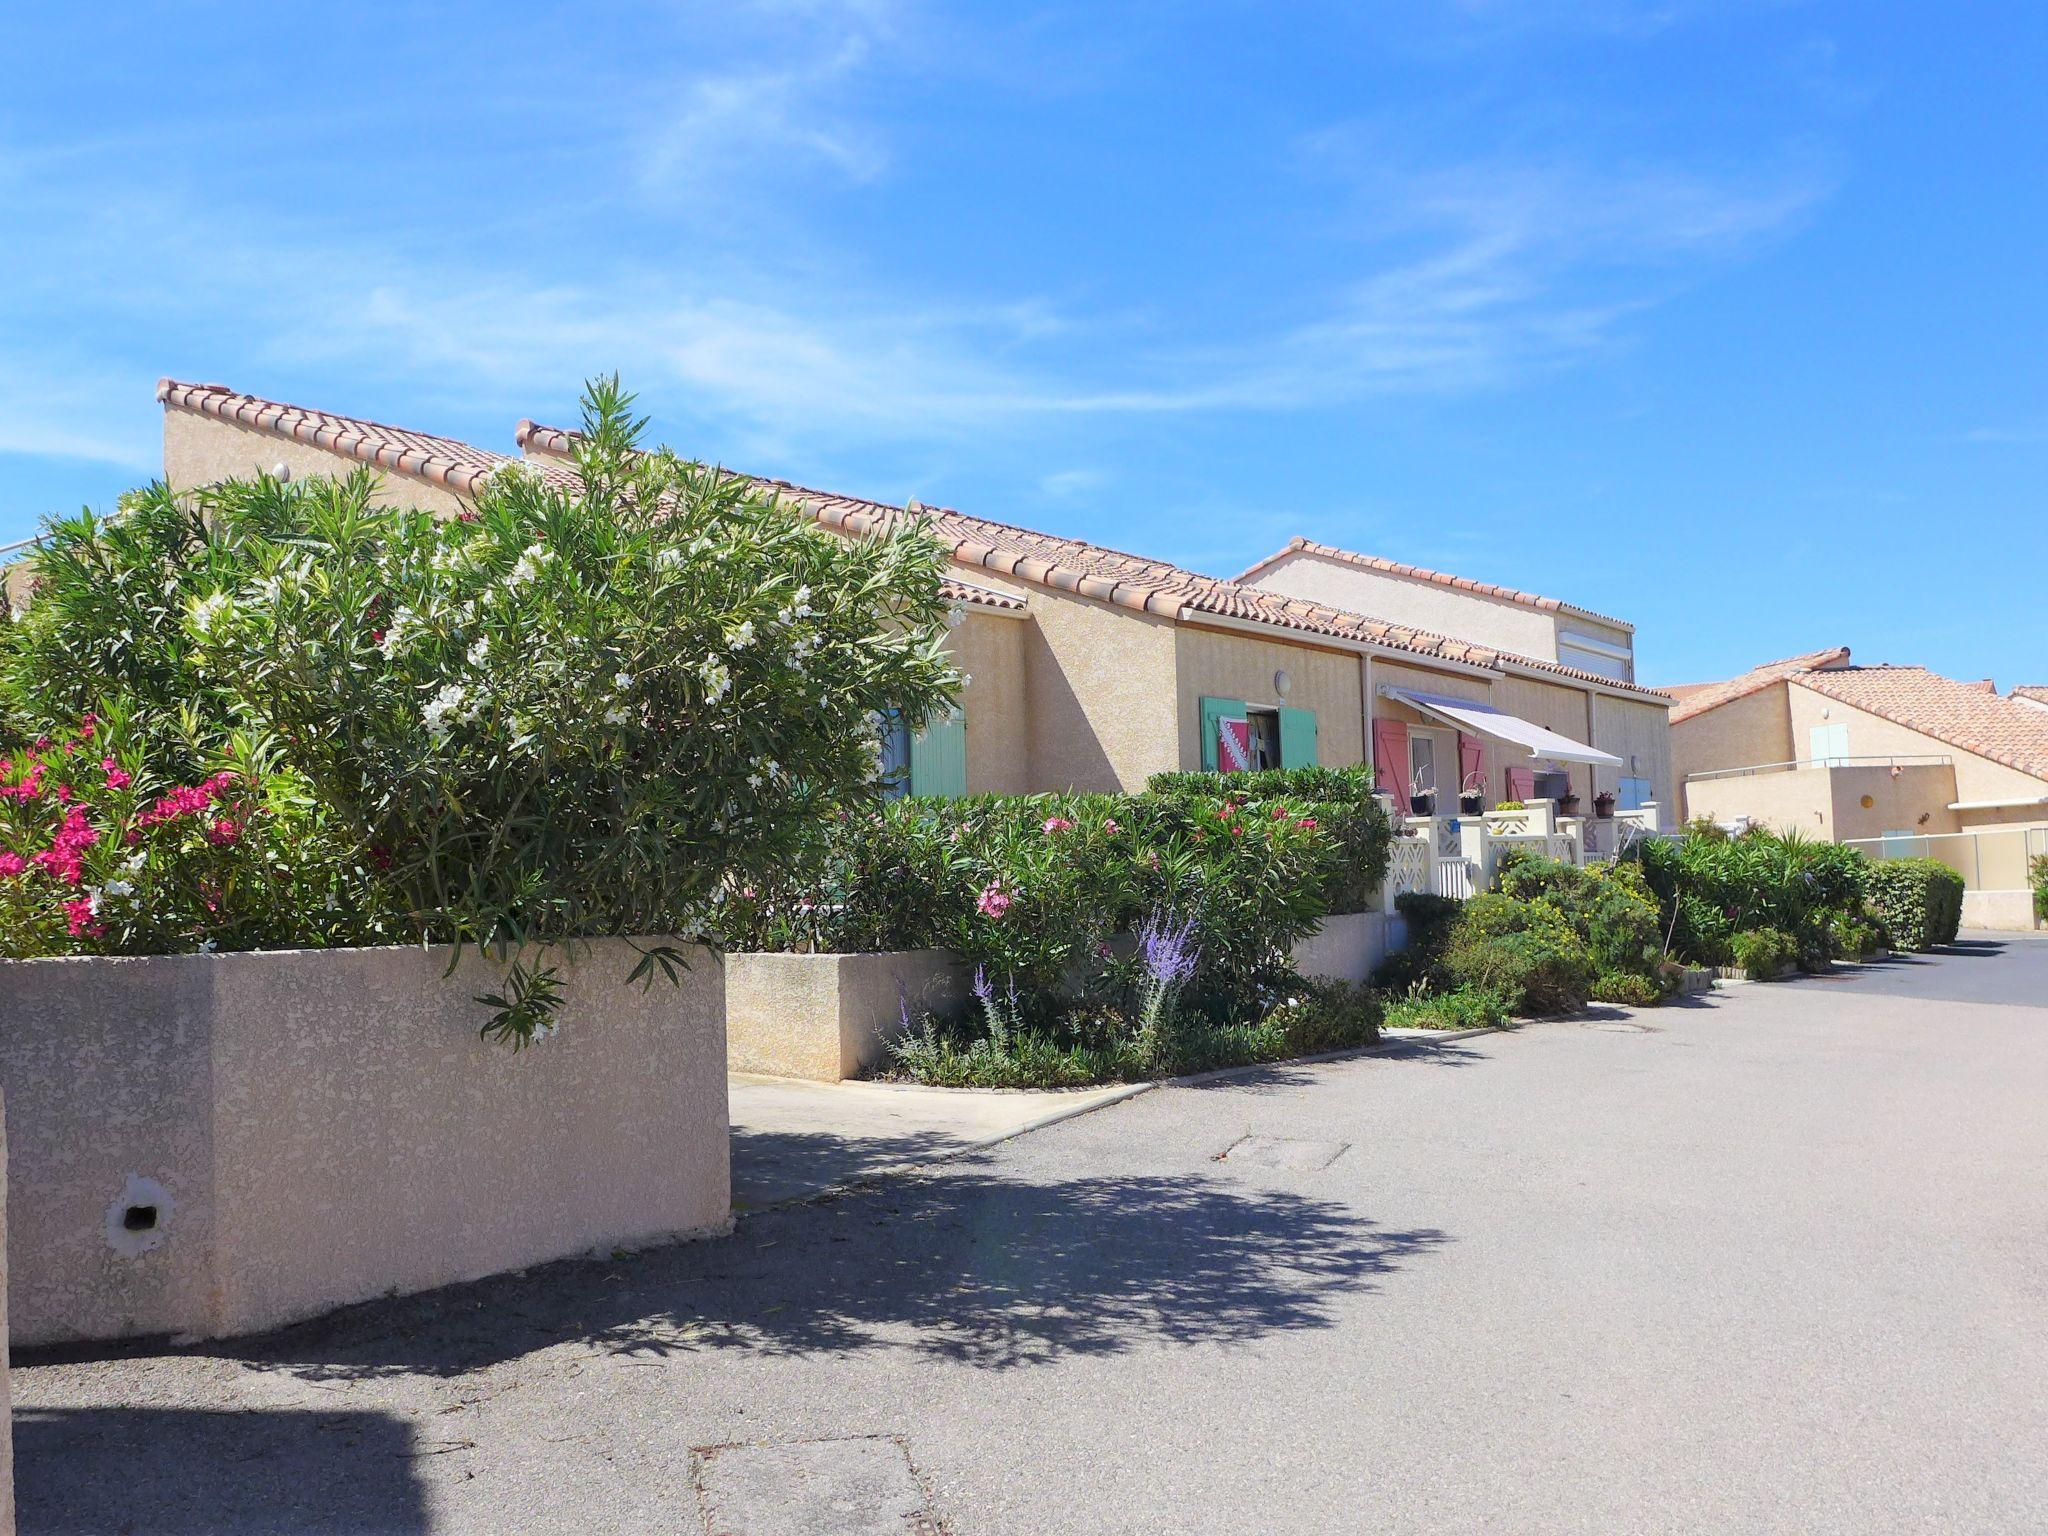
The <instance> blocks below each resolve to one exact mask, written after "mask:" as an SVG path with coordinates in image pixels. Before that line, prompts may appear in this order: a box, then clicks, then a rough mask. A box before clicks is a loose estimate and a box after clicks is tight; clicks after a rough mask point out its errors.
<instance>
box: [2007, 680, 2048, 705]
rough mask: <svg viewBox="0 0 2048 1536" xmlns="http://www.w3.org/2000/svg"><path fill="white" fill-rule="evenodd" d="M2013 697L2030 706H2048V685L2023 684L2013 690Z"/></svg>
mask: <svg viewBox="0 0 2048 1536" xmlns="http://www.w3.org/2000/svg"><path fill="white" fill-rule="evenodd" d="M2012 696H2013V697H2014V698H2016V699H2025V700H2026V701H2027V702H2028V703H2030V704H2048V683H2021V684H2020V685H2019V686H2018V687H2017V688H2015V689H2013V691H2012Z"/></svg>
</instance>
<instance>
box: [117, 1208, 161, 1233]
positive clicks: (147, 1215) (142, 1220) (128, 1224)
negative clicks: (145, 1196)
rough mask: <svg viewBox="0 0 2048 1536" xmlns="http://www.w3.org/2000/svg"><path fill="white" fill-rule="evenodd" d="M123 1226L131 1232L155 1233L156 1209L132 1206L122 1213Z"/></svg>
mask: <svg viewBox="0 0 2048 1536" xmlns="http://www.w3.org/2000/svg"><path fill="white" fill-rule="evenodd" d="M121 1225H122V1227H123V1228H124V1229H125V1230H127V1231H129V1232H154V1231H155V1230H156V1207H155V1206H153V1205H131V1206H129V1207H128V1209H127V1210H125V1211H123V1212H122V1213H121Z"/></svg>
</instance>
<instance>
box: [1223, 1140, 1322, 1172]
mask: <svg viewBox="0 0 2048 1536" xmlns="http://www.w3.org/2000/svg"><path fill="white" fill-rule="evenodd" d="M1350 1147H1351V1143H1350V1142H1348V1141H1296V1140H1294V1139H1292V1138H1291V1137H1287V1136H1246V1137H1243V1138H1241V1139H1240V1140H1238V1141H1236V1142H1233V1143H1232V1144H1231V1146H1230V1147H1229V1149H1228V1150H1226V1151H1225V1152H1223V1153H1222V1154H1221V1155H1220V1156H1218V1157H1217V1159H1216V1161H1217V1162H1219V1163H1246V1164H1249V1165H1250V1166H1252V1167H1254V1168H1285V1169H1288V1170H1289V1171H1291V1172H1294V1173H1312V1172H1314V1171H1315V1170H1316V1169H1318V1168H1327V1167H1329V1166H1330V1164H1332V1163H1334V1162H1335V1161H1337V1159H1338V1158H1340V1157H1342V1156H1343V1155H1344V1154H1345V1152H1347V1151H1348V1150H1349V1149H1350Z"/></svg>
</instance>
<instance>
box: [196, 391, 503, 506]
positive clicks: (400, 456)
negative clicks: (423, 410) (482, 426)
mask: <svg viewBox="0 0 2048 1536" xmlns="http://www.w3.org/2000/svg"><path fill="white" fill-rule="evenodd" d="M156 397H157V399H158V400H160V401H161V402H163V404H165V405H167V406H177V407H179V408H181V409H183V410H188V411H194V412H197V413H198V414H199V415H202V416H212V417H214V418H216V419H218V420H220V421H228V422H233V423H234V424H235V425H236V426H241V427H251V428H254V429H255V430H257V431H259V432H269V433H272V434H274V435H275V436H278V437H287V438H290V439H292V440H293V441H294V442H300V443H305V444H307V445H308V446H309V447H313V448H324V449H326V450H327V451H329V452H330V453H340V454H346V455H347V456H348V457H349V458H352V459H357V460H360V461H361V462H362V463H364V464H371V465H375V466H376V467H377V468H379V469H388V470H393V471H395V472H396V473H398V474H402V475H413V476H416V477H417V478H419V479H421V480H428V481H432V482H433V483H434V484H436V485H442V486H446V487H447V488H448V489H449V490H452V491H457V492H461V493H463V494H468V493H469V492H471V491H472V490H473V489H474V488H475V486H476V485H477V483H478V482H479V481H481V480H482V479H483V477H484V476H486V475H488V474H489V473H490V472H491V471H492V470H494V469H496V468H497V467H498V466H499V465H500V464H503V463H505V462H507V459H506V456H505V455H503V454H497V453H486V452H485V451H484V450H483V449H481V448H472V447H471V446H470V445H469V444H468V443H461V442H457V441H456V440H455V439H454V438H452V437H430V436H428V435H427V434H426V433H424V432H411V431H408V430H406V429H405V428H404V427H392V426H386V425H385V424H384V423H382V422H378V421H360V420H358V419H356V418H355V417H352V416H334V415H330V414H329V413H328V412H326V411H315V410H310V409H308V408H307V407H305V406H302V405H284V404H282V403H280V402H278V401H275V400H263V399H259V398H258V397H257V396H255V395H238V394H236V393H235V392H234V391H233V390H231V389H229V388H228V387H227V386H226V385H225V384H181V383H179V382H178V381H177V380H176V379H160V380H158V381H157V386H156Z"/></svg>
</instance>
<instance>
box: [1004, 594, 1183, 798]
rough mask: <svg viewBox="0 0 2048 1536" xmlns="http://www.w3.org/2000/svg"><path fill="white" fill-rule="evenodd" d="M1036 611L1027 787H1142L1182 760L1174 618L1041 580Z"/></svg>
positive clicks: (1029, 655) (1028, 680)
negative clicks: (1077, 593)
mask: <svg viewBox="0 0 2048 1536" xmlns="http://www.w3.org/2000/svg"><path fill="white" fill-rule="evenodd" d="M963 574H965V572H963ZM1031 614H1032V623H1031V625H1030V627H1029V629H1028V630H1027V632H1026V635H1025V640H1024V672H1025V693H1026V697H1027V698H1028V700H1029V712H1028V718H1027V721H1026V727H1025V729H1026V732H1027V734H1028V736H1029V738H1030V762H1031V780H1030V785H1031V788H1033V789H1040V790H1049V789H1080V790H1112V791H1113V790H1130V791H1137V790H1141V789H1143V788H1144V787H1145V780H1146V779H1147V778H1149V777H1150V776H1151V775H1153V774H1155V773H1159V772H1161V771H1163V770H1166V769H1170V768H1177V767H1179V766H1180V761H1179V741H1180V733H1179V722H1178V721H1177V720H1176V719H1175V713H1176V712H1175V708H1174V704H1175V691H1174V688H1175V643H1174V625H1173V623H1172V621H1171V620H1169V619H1163V618H1160V617H1158V616H1156V615H1153V614H1146V613H1138V612H1136V611H1134V610H1132V609H1129V608H1119V607H1115V606H1112V605H1111V604H1109V603H1104V602H1098V601H1096V600H1095V599H1093V598H1086V597H1079V596H1074V595H1071V594H1068V593H1064V592H1054V591H1051V590H1049V589H1046V588H1039V587H1034V588H1033V589H1032V591H1031Z"/></svg>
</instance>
